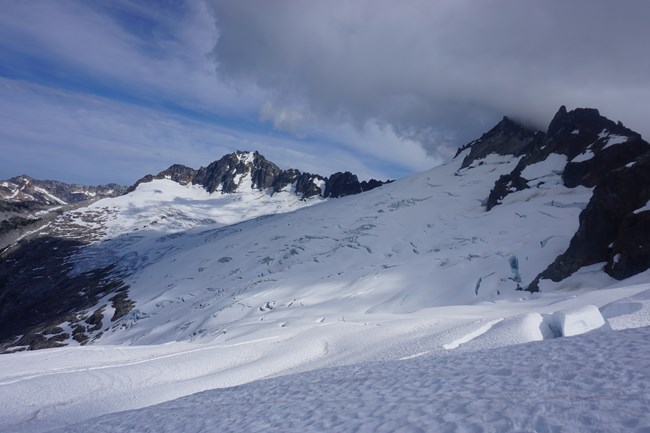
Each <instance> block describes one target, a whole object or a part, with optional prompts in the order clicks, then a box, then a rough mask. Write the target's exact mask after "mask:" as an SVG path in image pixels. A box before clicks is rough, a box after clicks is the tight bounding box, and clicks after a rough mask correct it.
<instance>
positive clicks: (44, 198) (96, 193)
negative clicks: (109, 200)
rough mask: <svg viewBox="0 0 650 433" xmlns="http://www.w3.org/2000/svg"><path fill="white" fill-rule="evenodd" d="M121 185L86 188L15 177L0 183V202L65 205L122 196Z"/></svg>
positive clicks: (124, 190) (51, 181) (84, 186)
mask: <svg viewBox="0 0 650 433" xmlns="http://www.w3.org/2000/svg"><path fill="white" fill-rule="evenodd" d="M124 192H126V188H125V187H124V186H122V185H117V184H108V185H98V186H87V185H78V184H68V183H64V182H59V181H56V180H37V179H32V178H31V177H29V176H17V177H12V178H11V179H8V180H3V181H0V201H7V202H34V203H37V204H41V205H53V206H56V205H66V204H73V203H80V202H84V201H87V200H92V199H100V198H106V197H117V196H119V195H122V194H124Z"/></svg>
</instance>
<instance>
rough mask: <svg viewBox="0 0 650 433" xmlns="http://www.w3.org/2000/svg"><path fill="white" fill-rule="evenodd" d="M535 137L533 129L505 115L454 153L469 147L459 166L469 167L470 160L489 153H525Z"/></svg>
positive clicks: (516, 154)
mask: <svg viewBox="0 0 650 433" xmlns="http://www.w3.org/2000/svg"><path fill="white" fill-rule="evenodd" d="M534 139H535V131H532V130H530V129H528V128H526V127H524V126H521V125H519V124H517V123H515V122H513V121H512V120H510V119H509V118H507V117H504V118H503V120H501V122H499V123H497V125H496V126H495V127H494V128H492V129H490V130H489V131H488V132H486V133H485V134H483V135H482V136H481V138H479V139H478V140H475V141H473V142H471V143H469V144H467V145H465V146H463V147H461V148H460V149H459V152H458V153H457V154H456V156H458V155H459V154H460V152H462V151H463V150H465V149H468V148H469V149H470V152H469V155H467V156H466V157H465V159H463V163H462V164H461V168H466V167H469V166H470V165H471V164H472V162H474V161H476V160H478V159H482V158H485V157H486V156H488V155H489V154H491V153H496V154H498V155H515V156H520V155H523V154H524V153H526V151H527V150H528V148H529V147H530V145H531V144H532V143H533V141H534Z"/></svg>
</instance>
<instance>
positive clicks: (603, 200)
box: [528, 145, 650, 291]
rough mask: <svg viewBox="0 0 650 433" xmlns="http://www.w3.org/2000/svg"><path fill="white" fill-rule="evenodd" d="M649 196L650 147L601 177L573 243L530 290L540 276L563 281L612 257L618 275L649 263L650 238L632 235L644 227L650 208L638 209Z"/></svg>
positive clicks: (610, 268)
mask: <svg viewBox="0 0 650 433" xmlns="http://www.w3.org/2000/svg"><path fill="white" fill-rule="evenodd" d="M649 146H650V145H649ZM649 150H650V148H649ZM648 201H650V151H649V152H648V153H646V154H645V155H644V156H643V157H641V158H639V159H638V161H637V162H636V163H635V164H634V165H632V166H630V167H625V166H624V167H621V168H619V169H616V170H613V171H611V172H609V173H608V174H607V176H604V177H603V178H602V180H601V181H600V182H599V183H598V185H596V188H595V189H594V192H593V195H592V197H591V199H590V200H589V203H588V204H587V207H586V208H585V209H584V210H583V211H582V212H581V213H580V227H579V228H578V231H577V232H576V234H575V235H574V236H573V238H572V239H571V242H570V244H569V248H568V249H567V250H566V251H565V252H564V253H562V254H561V255H560V256H558V257H557V258H556V259H555V261H554V262H553V263H552V264H551V265H550V266H549V267H548V268H547V269H546V270H545V271H544V272H542V273H541V274H540V275H538V276H537V278H535V280H534V281H533V282H532V283H531V284H530V286H529V287H528V290H530V291H537V290H538V289H539V286H538V284H539V281H540V280H541V279H550V280H552V281H561V280H563V279H564V278H566V277H568V276H569V275H571V274H573V273H574V272H575V271H577V270H578V269H580V268H581V267H583V266H588V265H593V264H595V263H601V262H607V266H606V267H605V271H606V272H608V273H609V275H611V276H612V277H614V278H627V277H629V276H631V275H634V274H636V273H639V272H642V271H645V270H646V269H648V268H650V262H649V261H645V262H644V257H645V255H644V251H643V250H644V249H650V243H648V242H646V241H645V240H644V239H645V237H644V236H639V237H638V238H637V239H633V238H632V237H631V236H633V235H634V234H635V233H638V231H639V230H640V229H641V228H643V227H645V223H644V222H643V221H644V220H645V219H646V218H647V216H646V215H644V214H645V212H643V213H640V214H638V215H635V214H634V213H633V212H634V211H635V210H637V209H640V208H641V207H643V206H644V205H645V204H646V203H648ZM610 245H613V247H615V248H610ZM617 255H618V257H616V256H617ZM615 257H616V259H615Z"/></svg>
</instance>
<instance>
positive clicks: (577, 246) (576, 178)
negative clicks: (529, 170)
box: [456, 106, 650, 291]
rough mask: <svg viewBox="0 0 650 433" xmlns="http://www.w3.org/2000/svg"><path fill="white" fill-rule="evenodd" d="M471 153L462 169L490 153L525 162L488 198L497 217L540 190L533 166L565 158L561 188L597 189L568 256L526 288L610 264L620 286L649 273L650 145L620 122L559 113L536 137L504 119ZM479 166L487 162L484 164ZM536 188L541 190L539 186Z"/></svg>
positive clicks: (592, 112) (585, 112) (589, 112)
mask: <svg viewBox="0 0 650 433" xmlns="http://www.w3.org/2000/svg"><path fill="white" fill-rule="evenodd" d="M467 149H469V150H470V151H469V154H468V155H467V156H466V157H465V159H464V160H463V163H462V165H461V168H463V167H467V166H470V165H471V164H472V163H475V162H477V161H479V160H480V159H481V158H483V157H485V156H486V155H488V154H490V153H496V154H500V155H504V154H510V155H513V156H517V157H520V160H519V162H518V163H517V166H516V167H515V168H514V169H513V170H512V171H511V172H510V173H509V174H506V175H503V176H501V177H500V178H499V179H498V180H497V182H496V183H495V185H494V187H493V188H492V190H491V191H490V194H489V195H488V197H487V198H486V201H485V206H486V209H487V210H488V211H490V210H491V209H492V208H494V207H495V206H497V205H499V204H500V203H501V202H502V200H503V199H504V198H505V197H506V196H507V195H509V194H511V193H514V192H517V191H521V190H524V189H529V188H535V187H536V186H538V185H539V182H543V181H535V180H533V179H526V178H525V177H524V176H523V175H522V174H523V172H524V170H525V169H526V167H529V166H531V165H532V164H535V163H538V162H541V161H544V160H546V159H547V158H548V157H549V156H550V155H551V154H558V155H564V156H565V157H566V159H567V163H566V165H565V167H564V169H563V170H562V181H563V183H564V186H566V187H567V188H575V187H577V186H579V185H582V186H584V187H588V188H594V192H593V195H592V197H591V200H590V201H589V203H588V205H587V207H586V208H585V209H584V210H583V211H582V213H581V214H580V228H579V229H578V231H577V232H576V234H575V235H574V237H573V238H572V239H571V243H570V245H569V247H568V249H567V250H566V251H565V252H564V253H563V254H561V255H560V256H558V257H557V259H556V260H555V261H554V262H553V263H552V264H551V265H550V266H549V267H548V268H547V269H546V270H545V271H544V272H542V273H541V274H539V275H538V277H537V278H535V279H534V280H533V281H532V282H531V284H530V285H529V286H528V287H527V290H530V291H538V290H539V284H540V281H541V280H543V279H550V280H552V281H556V282H558V281H562V280H563V279H565V278H566V277H568V276H570V275H571V274H573V273H574V272H576V271H577V270H578V269H580V268H581V267H584V266H589V265H593V264H596V263H606V264H605V266H604V269H605V271H606V272H607V273H608V274H609V275H610V276H612V277H614V278H617V279H623V278H627V277H629V276H632V275H635V274H637V273H639V272H642V271H645V270H647V269H649V268H650V254H649V253H648V251H650V239H649V238H648V236H647V233H648V231H646V229H647V228H648V227H649V226H650V210H646V211H639V209H641V208H643V207H644V206H645V205H646V204H647V203H648V202H649V201H650V174H648V173H650V144H648V143H647V142H646V141H644V140H643V139H642V138H641V135H639V134H638V133H636V132H634V131H632V130H630V129H628V128H626V127H625V126H623V124H622V123H621V122H613V121H611V120H609V119H607V118H605V117H603V116H601V115H600V113H599V112H598V110H596V109H592V108H577V109H575V110H572V111H567V110H566V107H564V106H562V107H560V109H559V111H558V112H557V114H556V115H555V117H554V118H553V120H552V121H551V123H550V124H549V127H548V130H547V131H546V132H542V131H533V130H530V129H527V128H525V127H523V126H521V125H518V124H516V123H515V122H513V121H511V120H510V119H508V118H504V119H503V120H502V121H501V122H500V123H499V124H498V125H497V126H495V127H494V128H493V129H492V130H490V131H489V132H488V133H486V134H484V135H483V136H482V137H481V138H480V139H478V140H476V141H473V142H471V143H469V144H468V145H466V146H463V147H462V148H461V149H459V152H458V153H457V155H456V157H457V156H458V155H459V154H460V153H461V152H462V151H463V150H467ZM478 163H480V161H479V162H478ZM536 182H537V183H536Z"/></svg>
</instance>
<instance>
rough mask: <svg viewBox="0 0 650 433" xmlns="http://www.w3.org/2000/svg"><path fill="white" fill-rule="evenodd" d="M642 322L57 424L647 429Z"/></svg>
mask: <svg viewBox="0 0 650 433" xmlns="http://www.w3.org/2000/svg"><path fill="white" fill-rule="evenodd" d="M648 338H650V329H649V328H643V329H637V330H627V331H621V332H617V333H609V334H604V333H601V334H592V335H588V336H580V337H573V338H566V339H557V340H550V341H543V342H537V343H534V344H529V345H525V346H514V347H507V348H501V349H494V350H490V351H485V352H476V353H469V354H455V355H450V356H442V357H434V356H425V357H420V358H416V359H412V360H406V361H391V362H382V363H373V364H364V365H354V366H345V367H339V368H335V369H323V370H317V371H312V372H306V373H301V374H295V375H291V376H285V377H279V378H272V379H268V380H263V381H257V382H254V383H250V384H247V385H243V386H238V387H233V388H228V389H220V390H212V391H207V392H204V393H201V394H196V395H194V396H190V397H186V398H182V399H179V400H175V401H171V402H167V403H164V404H161V405H158V406H153V407H149V408H147V409H143V410H139V411H133V412H126V413H118V414H114V415H109V416H105V417H101V418H98V419H94V420H91V421H89V422H86V423H82V424H78V425H75V426H67V427H66V428H64V429H62V430H59V431H60V432H63V431H65V432H69V433H75V432H88V431H92V432H96V433H100V432H170V433H171V432H180V431H182V432H185V433H195V432H206V431H218V432H242V431H245V432H300V433H302V432H323V431H336V432H396V431H404V432H420V431H440V432H443V431H444V432H470V431H488V432H497V431H499V432H501V431H503V432H506V431H516V432H552V431H570V432H578V431H589V432H622V431H634V432H643V431H647V428H648V426H649V425H650V413H649V412H648V411H647V406H648V404H649V403H650V394H648V392H647V388H646V385H647V383H648V379H649V378H650V377H649V374H648V371H650V357H648V348H647V344H645V342H647V340H648Z"/></svg>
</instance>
